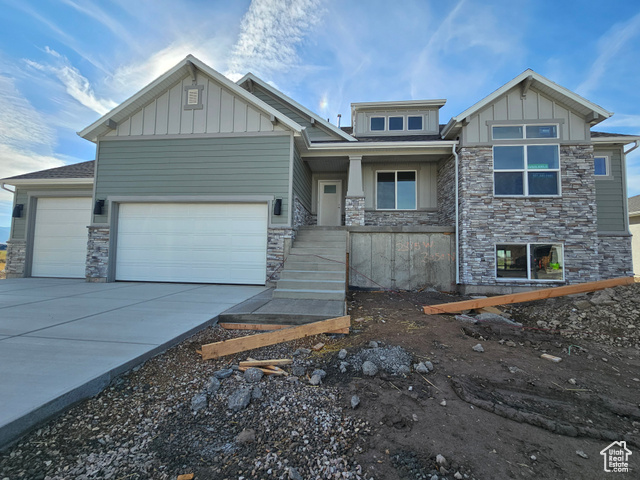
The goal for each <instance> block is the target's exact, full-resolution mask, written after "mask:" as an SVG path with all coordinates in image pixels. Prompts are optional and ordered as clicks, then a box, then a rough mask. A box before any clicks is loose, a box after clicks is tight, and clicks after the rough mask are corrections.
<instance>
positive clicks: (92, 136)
mask: <svg viewBox="0 0 640 480" xmlns="http://www.w3.org/2000/svg"><path fill="white" fill-rule="evenodd" d="M194 68H197V69H198V70H200V71H202V72H203V73H205V74H206V75H208V76H210V77H211V78H213V79H214V80H216V81H217V82H218V83H220V84H222V85H224V87H225V88H228V89H229V90H231V91H232V92H233V93H234V94H235V95H238V96H239V97H240V98H242V99H244V100H246V101H247V102H248V103H250V104H252V105H254V106H255V107H256V108H258V109H259V110H262V111H263V112H264V113H266V114H267V115H271V116H273V117H275V118H276V119H278V121H280V122H281V123H282V124H283V125H285V126H287V127H288V128H290V129H291V130H293V131H294V132H297V133H300V132H302V129H303V127H302V126H300V125H299V124H298V123H296V122H294V121H293V120H291V119H290V118H288V117H287V116H285V115H284V114H283V113H281V112H279V111H277V110H276V109H274V108H273V107H271V106H269V105H267V104H266V103H265V102H263V101H262V100H260V99H259V98H257V97H255V96H254V95H251V94H250V93H249V92H247V91H246V90H245V89H244V88H242V87H240V86H239V85H237V84H235V83H234V82H232V81H231V80H229V79H228V78H227V77H225V76H224V75H222V74H220V73H218V72H216V71H215V70H214V69H212V68H211V67H209V66H208V65H207V64H205V63H203V62H201V61H200V60H198V59H197V58H196V57H194V56H193V55H187V56H186V57H185V59H184V60H182V61H181V62H180V63H178V64H177V65H176V66H175V67H173V68H172V69H171V70H169V71H168V72H166V73H165V74H164V75H161V76H160V77H158V78H157V79H156V80H154V81H153V82H151V83H150V84H149V85H147V86H146V87H144V88H143V89H142V90H140V91H139V92H138V93H136V94H135V95H133V96H132V97H130V98H129V99H127V100H125V101H124V102H123V103H121V104H120V105H118V106H117V107H116V108H114V109H113V110H111V111H110V112H109V113H107V114H106V115H103V116H102V117H100V118H99V119H98V120H96V121H95V122H93V123H92V124H91V125H89V126H88V127H87V128H85V129H84V130H82V131H80V132H78V135H80V136H81V137H82V138H85V139H87V140H89V141H91V142H95V141H96V139H97V137H99V136H100V135H104V134H106V133H107V132H109V131H111V130H112V129H113V125H114V124H117V123H118V122H120V121H122V120H125V119H126V118H128V117H129V116H131V115H133V114H134V113H135V112H137V111H138V110H140V109H141V108H143V107H144V106H145V105H147V104H148V103H149V102H151V101H152V100H153V99H154V98H156V97H157V96H158V95H160V94H161V93H162V92H164V91H165V90H166V89H168V88H169V87H171V86H172V85H174V84H175V83H176V82H178V81H180V80H182V79H183V78H185V77H186V76H187V75H193V74H194V73H193V69H194Z"/></svg>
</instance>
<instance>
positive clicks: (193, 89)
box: [184, 85, 204, 110]
mask: <svg viewBox="0 0 640 480" xmlns="http://www.w3.org/2000/svg"><path fill="white" fill-rule="evenodd" d="M203 89H204V86H203V85H190V86H188V87H184V91H185V104H184V108H185V110H200V109H202V90H203Z"/></svg>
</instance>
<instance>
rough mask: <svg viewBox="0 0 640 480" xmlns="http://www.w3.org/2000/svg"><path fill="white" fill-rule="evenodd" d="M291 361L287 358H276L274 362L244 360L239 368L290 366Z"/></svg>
mask: <svg viewBox="0 0 640 480" xmlns="http://www.w3.org/2000/svg"><path fill="white" fill-rule="evenodd" d="M292 363H293V360H291V359H289V358H278V359H274V360H245V361H244V362H240V363H239V366H240V367H271V366H276V365H291V364H292Z"/></svg>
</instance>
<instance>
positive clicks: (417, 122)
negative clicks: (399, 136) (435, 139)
mask: <svg viewBox="0 0 640 480" xmlns="http://www.w3.org/2000/svg"><path fill="white" fill-rule="evenodd" d="M407 127H408V129H409V130H422V116H419V117H407Z"/></svg>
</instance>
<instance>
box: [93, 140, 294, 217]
mask: <svg viewBox="0 0 640 480" xmlns="http://www.w3.org/2000/svg"><path fill="white" fill-rule="evenodd" d="M290 149H291V140H290V136H289V135H283V136H279V135H278V136H270V135H268V136H257V137H250V136H246V137H245V136H242V137H228V138H220V137H217V138H184V139H183V138H180V139H157V140H156V139H153V140H129V141H126V140H125V141H103V142H100V144H99V147H98V177H97V182H96V198H99V199H103V198H108V197H109V196H157V195H160V196H166V195H176V196H178V195H203V196H204V195H238V196H242V195H245V196H246V195H274V196H275V197H281V198H282V202H283V205H282V208H283V211H285V212H286V211H288V208H289V204H288V203H289V160H290ZM105 213H106V212H105ZM287 221H288V219H287V216H286V215H282V216H278V217H273V218H272V222H273V223H278V224H286V223H287ZM94 222H96V223H107V215H106V214H105V215H100V216H95V218H94Z"/></svg>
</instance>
